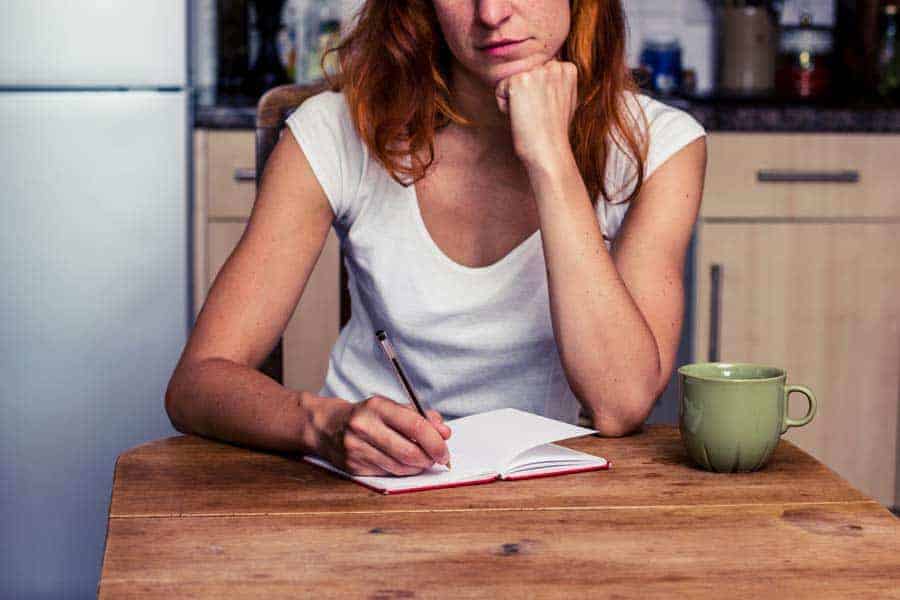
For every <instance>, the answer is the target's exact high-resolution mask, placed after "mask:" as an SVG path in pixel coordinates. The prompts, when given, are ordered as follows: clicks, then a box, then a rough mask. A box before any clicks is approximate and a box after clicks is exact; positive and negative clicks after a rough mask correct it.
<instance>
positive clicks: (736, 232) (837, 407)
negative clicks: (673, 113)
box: [694, 133, 900, 506]
mask: <svg viewBox="0 0 900 600" xmlns="http://www.w3.org/2000/svg"><path fill="white" fill-rule="evenodd" d="M708 145H709V165H708V172H707V182H706V190H705V194H704V201H703V208H702V209H701V218H700V222H699V224H698V231H697V251H696V254H695V261H696V262H695V273H696V274H697V288H696V304H695V315H696V319H695V323H694V340H695V342H694V349H695V357H694V360H696V361H706V360H721V361H728V362H760V363H765V364H771V365H776V366H781V367H784V368H785V369H786V370H787V373H788V383H797V384H805V385H808V386H809V387H811V388H812V389H813V391H814V392H815V394H816V397H817V399H818V413H817V415H816V417H815V419H814V420H813V421H812V423H810V424H809V425H807V426H805V427H801V428H791V429H790V430H788V432H787V433H786V434H785V435H784V437H785V438H786V439H788V440H790V441H792V442H794V443H796V444H797V445H798V446H800V447H801V448H803V449H804V450H806V451H807V452H809V453H810V454H812V455H813V456H815V457H816V458H818V459H819V460H821V461H822V462H824V463H825V464H826V465H828V466H829V468H831V469H832V470H834V471H835V472H837V473H838V474H839V475H841V476H842V477H844V478H845V479H847V480H848V481H849V482H850V483H851V484H852V485H853V486H855V487H857V488H859V489H861V490H863V491H864V492H865V493H866V494H869V495H871V496H873V497H874V498H876V499H877V500H879V501H880V502H882V503H883V504H885V505H886V506H896V505H898V504H900V478H898V475H897V470H898V461H897V453H898V406H900V193H898V192H897V189H896V183H895V182H894V183H892V179H894V177H895V173H894V172H893V170H892V169H894V170H895V168H893V167H892V166H891V165H890V164H889V163H891V162H894V161H896V157H897V156H898V155H900V136H874V135H873V136H869V135H846V136H842V135H822V134H815V135H798V134H778V135H774V134H727V133H718V134H712V135H710V137H709V140H708ZM805 410H806V402H805V399H804V398H803V397H802V396H801V395H795V396H792V398H791V410H790V414H791V416H793V417H800V416H802V414H804V412H805Z"/></svg>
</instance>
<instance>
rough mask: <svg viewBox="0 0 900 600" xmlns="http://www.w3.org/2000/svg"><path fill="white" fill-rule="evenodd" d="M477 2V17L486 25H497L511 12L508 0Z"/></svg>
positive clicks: (491, 26)
mask: <svg viewBox="0 0 900 600" xmlns="http://www.w3.org/2000/svg"><path fill="white" fill-rule="evenodd" d="M477 2H478V8H477V10H478V18H479V20H480V21H481V22H482V23H484V25H485V26H486V27H490V28H496V27H498V26H499V25H500V24H502V23H503V22H504V21H505V20H506V19H508V18H509V15H510V13H511V12H512V2H511V1H510V0H477Z"/></svg>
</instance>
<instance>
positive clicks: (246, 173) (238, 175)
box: [234, 167, 256, 181]
mask: <svg viewBox="0 0 900 600" xmlns="http://www.w3.org/2000/svg"><path fill="white" fill-rule="evenodd" d="M234 180H235V181H256V169H248V168H246V167H238V168H237V169H235V170H234Z"/></svg>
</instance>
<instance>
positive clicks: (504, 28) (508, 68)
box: [434, 0, 571, 89]
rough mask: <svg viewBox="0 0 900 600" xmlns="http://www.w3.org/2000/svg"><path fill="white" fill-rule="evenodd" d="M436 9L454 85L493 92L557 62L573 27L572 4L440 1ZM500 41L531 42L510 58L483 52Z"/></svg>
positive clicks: (535, 0) (541, 0)
mask: <svg viewBox="0 0 900 600" xmlns="http://www.w3.org/2000/svg"><path fill="white" fill-rule="evenodd" d="M434 8H435V12H436V13H437V18H438V22H439V23H440V26H441V32H442V33H443V35H444V39H445V40H446V41H447V45H448V46H449V47H450V51H451V52H452V53H453V55H454V58H455V60H454V64H453V78H454V81H457V82H458V81H459V78H467V79H476V80H478V83H479V84H480V85H483V86H488V87H490V88H491V89H493V88H494V87H496V85H497V83H499V82H500V80H502V79H505V78H507V77H510V76H512V75H514V74H516V73H519V72H521V71H527V70H529V69H532V68H534V67H536V66H539V65H542V64H544V63H545V62H547V61H548V60H550V59H551V58H553V57H554V56H555V55H556V53H557V52H558V51H559V49H560V48H561V47H562V45H563V43H564V42H565V40H566V37H567V36H568V34H569V28H570V26H571V10H570V7H569V0H434ZM500 38H508V39H515V40H518V39H522V38H529V39H528V40H527V41H525V42H524V43H522V44H521V45H520V47H519V48H518V49H517V52H516V54H515V55H510V56H504V57H491V56H489V55H487V54H485V53H484V52H482V51H481V50H479V49H478V47H479V46H483V45H484V44H486V43H488V42H489V41H491V40H497V39H500ZM471 84H472V85H475V84H476V82H475V81H472V82H471Z"/></svg>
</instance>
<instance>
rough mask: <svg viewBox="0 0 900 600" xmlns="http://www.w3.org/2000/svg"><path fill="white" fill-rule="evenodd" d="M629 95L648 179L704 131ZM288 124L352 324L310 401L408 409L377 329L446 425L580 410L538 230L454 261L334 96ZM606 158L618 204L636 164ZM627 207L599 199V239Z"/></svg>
mask: <svg viewBox="0 0 900 600" xmlns="http://www.w3.org/2000/svg"><path fill="white" fill-rule="evenodd" d="M629 99H630V100H632V101H633V100H634V99H638V100H639V101H640V104H641V106H642V107H643V108H644V110H645V113H646V115H647V119H648V121H649V122H650V145H649V155H648V159H647V161H646V165H645V180H646V178H648V177H649V176H650V175H651V174H652V173H653V171H654V170H655V169H656V168H657V167H658V166H659V165H661V164H662V163H663V162H665V160H666V159H668V158H669V157H670V156H672V154H674V153H675V152H677V151H678V150H679V149H681V148H682V147H684V146H685V145H686V144H688V143H689V142H691V141H693V140H695V139H696V138H698V137H700V136H702V135H704V134H705V131H704V129H703V127H701V126H700V124H699V123H697V121H696V120H694V118H693V117H691V116H690V115H688V114H687V113H686V112H684V111H681V110H678V109H675V108H673V107H670V106H667V105H665V104H663V103H661V102H659V101H656V100H654V99H652V98H650V97H648V96H644V95H637V96H629ZM631 106H632V107H633V106H634V104H631ZM639 123H640V122H639ZM287 125H288V126H289V127H290V130H291V132H292V133H293V134H294V136H295V138H296V139H297V141H298V143H299V144H300V147H301V148H302V149H303V152H304V154H305V155H306V157H307V159H308V160H309V163H310V165H311V166H312V169H313V172H314V173H315V175H316V177H317V178H318V180H319V183H320V184H321V185H322V188H323V189H324V191H325V195H326V196H327V197H328V201H329V202H330V203H331V206H332V209H333V210H334V214H335V217H336V218H335V221H334V229H335V232H336V233H337V235H338V238H339V239H340V242H341V248H342V250H343V253H344V261H345V265H346V268H347V273H348V277H349V292H350V299H351V318H350V320H349V322H348V323H347V324H346V326H345V327H344V328H343V329H342V330H341V333H340V336H339V338H338V340H337V342H336V343H335V345H334V347H333V348H332V350H331V354H330V357H329V364H328V373H327V375H326V379H325V384H324V386H323V387H322V389H320V390H318V394H319V395H321V396H338V397H340V398H343V399H345V400H349V401H351V402H359V401H361V400H364V399H365V398H367V397H369V396H370V395H372V394H376V393H377V394H380V395H383V396H386V397H388V398H391V399H393V400H396V401H397V402H400V403H406V402H407V399H406V395H405V394H404V392H403V388H402V387H401V385H400V384H399V382H398V381H397V380H396V376H395V374H394V372H393V370H392V368H391V366H390V364H389V362H388V360H387V358H386V357H385V356H384V355H383V353H382V350H381V348H380V346H379V345H378V341H377V340H376V338H375V332H376V331H377V330H379V329H384V330H385V331H386V332H387V333H388V335H389V336H390V339H391V341H392V342H393V345H394V348H395V349H396V351H397V354H398V356H399V359H400V362H401V364H402V365H403V367H404V370H405V372H406V375H407V377H408V378H409V380H410V384H411V385H412V387H413V389H414V390H415V391H416V393H417V394H418V395H419V396H420V397H421V398H424V399H425V400H427V401H428V402H429V403H430V405H431V407H432V408H434V409H435V410H437V411H438V412H440V413H441V414H442V415H443V417H444V418H445V419H452V418H455V417H461V416H466V415H469V414H473V413H478V412H483V411H487V410H492V409H495V408H504V407H513V408H518V409H520V410H525V411H529V412H532V413H536V414H539V415H544V416H547V417H550V418H553V419H558V420H560V421H565V422H568V423H577V421H578V413H579V408H580V406H579V402H578V400H577V399H576V398H575V396H574V394H573V393H572V391H571V389H570V387H569V385H568V382H567V380H566V377H565V373H564V371H563V368H562V364H561V362H560V358H559V353H558V350H557V347H556V341H555V339H554V336H553V326H552V323H551V320H550V306H549V293H548V288H547V273H546V267H545V263H544V252H543V246H542V243H541V232H540V230H538V231H536V232H535V233H534V234H533V235H532V236H531V237H529V238H528V239H527V240H525V241H524V242H522V243H521V244H520V245H519V246H517V247H516V248H514V249H513V250H512V251H511V252H510V253H509V254H508V255H506V256H505V257H504V258H502V259H500V260H499V261H498V262H495V263H493V264H491V265H488V266H485V267H480V268H472V267H467V266H464V265H461V264H459V263H457V262H455V261H453V260H451V259H450V258H449V257H447V256H446V255H445V254H444V253H443V251H442V250H441V249H440V248H439V247H438V246H437V245H436V244H435V243H434V241H433V240H432V238H431V236H430V235H429V233H428V230H427V229H426V227H425V223H424V221H423V220H422V215H421V212H420V211H419V205H418V201H417V198H416V192H415V187H414V186H412V185H410V186H409V187H404V186H402V185H401V184H399V183H398V182H397V181H395V180H394V179H393V178H392V177H391V176H390V175H389V174H388V172H387V170H386V169H385V168H384V167H383V166H382V165H381V164H380V163H379V162H378V161H376V160H375V159H374V158H373V157H372V156H371V155H370V153H369V150H368V148H367V147H366V146H365V144H364V143H363V142H362V140H361V139H360V138H359V136H358V135H357V134H356V132H355V130H354V128H353V123H352V121H351V119H350V113H349V110H348V107H347V104H346V102H345V99H344V95H343V94H342V93H338V92H332V91H330V90H326V91H324V92H321V93H319V94H317V95H315V96H313V97H311V98H308V99H307V100H306V101H305V102H303V104H301V105H300V107H299V108H298V109H297V110H295V111H294V112H293V114H291V116H290V117H289V118H288V120H287ZM611 152H612V154H611V159H610V161H609V164H608V169H607V174H606V177H607V181H608V182H609V183H610V184H611V185H610V186H608V187H609V189H611V190H618V194H617V195H614V197H613V200H614V201H617V202H618V201H620V200H622V199H624V198H627V196H628V195H629V193H630V191H631V190H632V189H633V187H634V177H633V172H634V167H633V164H632V163H631V162H630V161H629V160H626V157H625V155H624V154H622V153H621V151H619V150H617V149H616V146H615V144H611ZM629 168H630V169H631V170H630V171H629ZM627 210H628V203H623V202H619V203H617V204H616V203H614V204H607V203H605V202H604V201H603V200H602V199H601V200H600V201H598V202H597V211H596V212H597V218H598V221H599V223H600V227H601V230H602V232H603V233H604V234H605V235H606V236H607V237H608V238H610V239H612V238H614V237H615V235H616V232H617V231H618V229H619V226H620V225H621V223H622V220H623V218H624V217H625V213H626V211H627ZM606 243H607V246H609V245H610V242H609V241H607V242H606Z"/></svg>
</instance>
